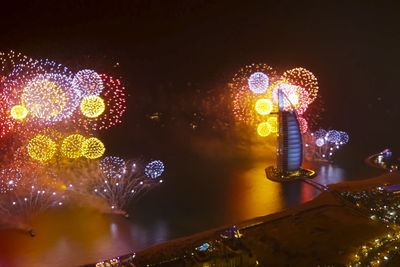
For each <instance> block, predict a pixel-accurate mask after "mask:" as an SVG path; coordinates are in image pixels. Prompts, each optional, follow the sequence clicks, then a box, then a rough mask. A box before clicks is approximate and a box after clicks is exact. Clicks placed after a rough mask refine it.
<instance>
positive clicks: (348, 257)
mask: <svg viewBox="0 0 400 267" xmlns="http://www.w3.org/2000/svg"><path fill="white" fill-rule="evenodd" d="M399 181H400V173H399V172H393V173H387V174H384V175H381V176H378V177H374V178H370V179H367V180H359V181H350V182H341V183H338V184H332V185H329V187H330V188H332V189H334V190H335V191H336V192H339V193H341V192H345V191H347V192H359V191H363V190H371V189H373V188H376V187H377V186H382V185H388V184H398V183H399ZM232 227H234V228H235V229H238V230H239V233H240V235H242V236H241V237H240V238H234V237H233V236H232V238H230V237H228V238H227V239H226V238H225V239H226V240H223V239H224V238H222V237H221V236H223V233H225V232H226V231H227V230H229V229H232ZM389 231H390V229H389V227H388V226H387V225H386V224H385V223H382V222H380V221H376V220H371V219H370V218H369V216H368V215H367V214H365V213H364V212H363V210H362V209H358V208H357V207H355V206H352V205H351V204H349V203H343V201H342V200H340V199H339V198H337V197H335V196H334V194H332V193H331V192H329V191H323V192H321V194H320V195H319V196H317V197H316V198H314V199H313V200H311V201H309V202H306V203H303V204H301V205H298V206H296V207H293V208H288V209H286V210H284V211H281V212H279V213H275V214H271V215H267V216H262V217H257V218H254V219H250V220H246V221H243V222H240V223H238V224H236V225H235V226H232V225H228V226H223V227H218V228H215V229H211V230H208V231H205V232H202V233H198V234H195V235H191V236H188V237H183V238H179V239H175V240H171V241H167V242H164V243H161V244H157V245H154V246H151V247H149V248H147V249H144V250H142V251H139V252H137V253H136V254H135V256H134V258H132V257H131V256H132V255H129V256H130V257H131V258H129V260H127V261H128V262H130V263H133V264H134V266H195V264H199V263H203V264H207V262H209V263H214V262H215V261H216V260H217V259H218V258H226V257H227V255H228V256H229V257H230V258H231V260H232V259H235V258H237V259H240V260H241V261H243V255H244V254H246V257H245V258H248V255H250V256H252V257H253V258H254V259H255V261H254V262H255V265H254V266H256V265H257V264H258V265H259V266H266V265H287V264H288V265H318V264H330V265H332V264H333V265H345V264H349V262H351V261H352V258H353V257H354V253H355V252H356V251H357V248H358V247H359V246H361V245H362V244H364V243H367V242H369V241H370V240H373V239H375V238H377V237H379V236H382V235H384V234H387V233H388V232H389ZM235 239H237V240H236V241H235ZM221 242H222V243H221ZM205 243H207V244H211V245H210V246H211V247H213V246H214V249H213V250H211V249H210V250H209V251H210V252H209V253H208V254H209V255H208V256H207V255H206V253H200V252H199V249H198V248H199V247H200V246H201V245H202V244H205ZM221 244H222V246H221ZM238 244H240V246H239V249H238V248H237V247H238ZM235 248H236V249H235ZM227 249H228V250H227ZM227 251H228V252H227ZM199 255H200V256H199ZM124 258H126V256H125V257H124V256H122V257H119V258H118V259H121V264H123V262H124V260H123V259H124ZM88 266H90V265H88ZM122 266H124V265H122ZM204 266H207V265H204Z"/></svg>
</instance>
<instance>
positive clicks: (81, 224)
mask: <svg viewBox="0 0 400 267" xmlns="http://www.w3.org/2000/svg"><path fill="white" fill-rule="evenodd" d="M187 164H188V165H187V166H188V167H187V168H188V173H181V174H180V175H181V176H177V177H176V182H177V183H175V182H174V177H171V179H170V180H168V181H166V182H167V184H166V185H165V186H163V187H160V188H159V191H158V192H157V194H154V195H150V196H149V197H147V198H146V199H145V201H143V203H141V205H140V207H139V208H138V209H137V210H136V211H135V212H134V213H133V216H132V217H131V219H130V220H127V219H125V218H123V217H121V216H109V215H102V214H99V213H98V212H96V211H93V210H87V209H77V210H59V211H52V212H50V213H47V214H45V215H43V216H41V217H39V218H38V219H37V220H36V222H35V223H34V226H35V230H36V233H37V236H36V237H35V238H31V237H29V236H28V234H26V233H22V232H18V231H0V266H75V265H82V264H85V263H90V262H96V261H98V260H101V259H105V258H110V257H112V256H115V255H121V254H127V253H131V252H133V251H137V250H140V249H144V248H146V247H148V246H151V245H154V244H157V243H160V242H163V241H167V240H169V239H172V238H177V237H181V236H185V235H188V234H193V233H196V232H198V231H202V230H206V229H209V228H211V227H218V226H221V225H226V224H233V223H237V222H239V221H242V220H245V219H250V218H253V217H257V216H263V215H266V214H271V213H275V212H279V211H281V210H283V209H285V208H288V207H292V206H295V205H298V204H299V203H303V202H306V201H309V200H311V199H313V198H314V197H316V196H317V195H318V193H319V192H318V190H317V189H315V188H314V187H312V186H310V185H308V184H305V183H301V182H295V183H288V184H279V183H274V182H272V181H269V180H268V179H266V176H265V171H264V169H265V167H267V166H268V165H271V164H273V160H270V161H268V160H263V161H258V162H254V163H252V164H251V165H250V166H248V165H246V164H244V165H243V164H237V165H232V163H231V162H226V163H223V162H222V163H218V165H215V166H211V167H209V168H207V167H205V166H208V165H209V163H207V161H206V160H205V161H204V162H201V161H200V160H196V162H195V165H193V166H192V165H190V164H191V163H187ZM202 164H204V166H203V165H202ZM195 166H197V168H198V170H199V171H197V172H193V168H194V167H195ZM216 166H218V167H216ZM306 167H308V168H312V169H315V170H316V171H317V172H318V176H317V177H316V178H315V180H316V181H318V182H320V183H323V184H330V183H337V182H341V181H345V180H351V179H352V177H350V175H349V172H348V171H347V170H345V169H343V168H341V167H339V166H335V165H327V164H316V163H314V164H308V165H306ZM177 168H180V169H179V170H180V171H181V172H184V170H182V169H181V166H177ZM179 170H178V169H177V170H171V173H176V175H179ZM367 172H368V170H367ZM183 177H184V178H185V179H183ZM188 177H190V180H189V179H188ZM168 183H171V184H170V185H168ZM211 185H212V186H211ZM188 188H189V189H188ZM157 197H158V198H157Z"/></svg>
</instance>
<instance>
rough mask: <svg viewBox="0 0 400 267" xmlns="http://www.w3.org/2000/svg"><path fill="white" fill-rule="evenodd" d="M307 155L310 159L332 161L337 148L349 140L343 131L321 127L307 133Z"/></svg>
mask: <svg viewBox="0 0 400 267" xmlns="http://www.w3.org/2000/svg"><path fill="white" fill-rule="evenodd" d="M305 142H306V144H305V146H306V149H305V156H306V158H307V159H309V160H319V161H331V160H332V157H333V155H334V153H335V151H336V150H338V149H339V148H340V147H341V146H343V145H345V144H347V143H348V142H349V135H348V134H347V133H346V132H343V131H336V130H330V131H326V130H324V129H319V130H318V131H315V132H313V133H310V134H307V135H305Z"/></svg>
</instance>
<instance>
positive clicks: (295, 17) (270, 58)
mask: <svg viewBox="0 0 400 267" xmlns="http://www.w3.org/2000/svg"><path fill="white" fill-rule="evenodd" d="M58 2H60V3H58ZM65 2H67V3H61V1H57V6H56V5H55V4H54V3H56V1H30V3H29V4H12V6H9V7H8V8H7V7H5V6H3V7H2V10H3V12H2V16H1V17H0V21H1V25H2V34H1V36H0V48H2V49H3V50H8V49H13V50H16V51H21V52H23V53H25V54H27V55H29V56H32V57H48V58H51V59H54V60H58V61H60V62H61V63H65V62H74V64H77V65H79V63H78V62H80V61H82V58H84V57H85V56H87V55H92V56H93V57H95V58H96V57H97V58H101V57H102V56H103V55H106V56H107V60H110V62H114V61H119V62H121V69H120V72H121V74H122V75H123V76H124V77H125V79H126V80H127V82H128V85H129V86H128V88H129V91H130V93H131V95H133V96H134V95H135V92H142V93H143V92H144V93H148V94H153V93H155V92H156V91H157V90H158V88H159V87H160V86H165V85H166V84H172V86H170V87H168V88H169V90H171V91H175V92H176V91H177V92H180V91H183V90H192V88H191V87H188V86H186V84H187V83H188V82H191V83H192V84H194V85H195V87H197V88H201V89H204V90H208V89H218V88H220V90H223V89H224V88H226V86H225V84H226V83H227V82H228V81H229V80H230V79H231V77H232V75H233V74H234V73H235V71H237V70H238V69H239V68H240V67H241V66H243V65H244V64H248V63H253V62H264V63H268V64H270V65H272V66H276V67H277V69H278V70H280V71H284V70H285V69H288V68H290V67H295V66H303V67H305V68H307V69H310V70H312V71H313V72H314V73H315V74H316V76H317V77H318V78H319V81H320V88H321V89H320V90H321V91H320V92H321V95H322V97H323V99H324V100H325V103H326V109H327V113H326V116H325V118H326V121H325V122H323V125H322V126H332V127H333V128H335V129H343V130H346V131H348V132H349V133H350V135H351V137H353V139H352V140H353V142H354V143H355V144H358V145H362V144H364V143H365V144H371V145H374V147H372V148H371V152H375V151H376V150H378V149H381V148H384V147H385V146H391V145H395V146H397V148H398V149H400V144H399V143H400V142H399V141H398V140H397V139H398V133H397V130H398V129H399V128H400V127H399V126H398V124H399V116H398V114H399V105H398V102H399V97H400V93H399V91H400V88H399V85H398V81H399V70H400V67H399V60H400V53H399V47H400V36H399V26H400V23H399V20H398V13H399V7H398V6H397V5H396V4H384V3H381V2H378V1H376V2H372V1H315V2H303V1H205V0H203V1H202V0H191V1H167V0H164V1H162V0H159V1H153V0H151V1H150V0H149V1H144V0H143V1H106V2H103V1H94V0H88V1H65ZM393 3H394V2H393ZM93 62H96V64H97V62H101V60H100V59H96V60H94V61H93ZM84 64H88V63H87V62H85V63H84ZM89 64H90V63H89ZM104 64H105V65H106V63H104ZM133 96H132V98H133ZM132 100H133V99H131V101H130V105H134V101H132ZM133 110H135V109H134V106H133ZM129 114H132V111H131V113H128V116H127V119H128V120H130V119H132V117H131V115H129ZM127 125H129V124H127ZM122 127H127V128H128V131H129V128H130V127H129V126H122ZM117 132H118V130H117ZM124 138H125V137H124Z"/></svg>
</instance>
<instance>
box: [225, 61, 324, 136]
mask: <svg viewBox="0 0 400 267" xmlns="http://www.w3.org/2000/svg"><path fill="white" fill-rule="evenodd" d="M279 90H281V91H282V92H283V93H284V95H285V98H284V99H283V108H284V110H286V111H292V110H293V111H295V112H296V113H297V115H298V119H299V123H300V130H301V132H302V133H303V134H304V133H306V132H307V131H308V122H307V120H306V119H305V118H304V117H303V114H304V113H305V112H306V111H307V109H308V107H309V105H310V104H311V103H312V102H313V101H314V100H315V99H316V97H317V94H318V81H317V79H316V77H315V76H314V74H313V73H311V72H310V71H308V70H306V69H304V68H294V69H291V70H287V71H285V72H284V73H283V74H282V75H278V74H277V72H276V71H275V70H273V68H272V67H271V66H268V65H266V64H252V65H247V66H245V67H244V68H242V69H241V70H240V71H239V72H238V73H237V74H236V75H235V76H234V78H233V81H232V84H231V93H232V97H233V114H234V116H235V118H236V120H237V121H238V122H241V123H245V124H247V125H250V126H251V127H255V128H256V129H257V132H258V134H259V135H260V136H262V137H265V136H269V135H270V134H271V133H277V131H278V127H277V126H278V122H277V111H278V91H279Z"/></svg>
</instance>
